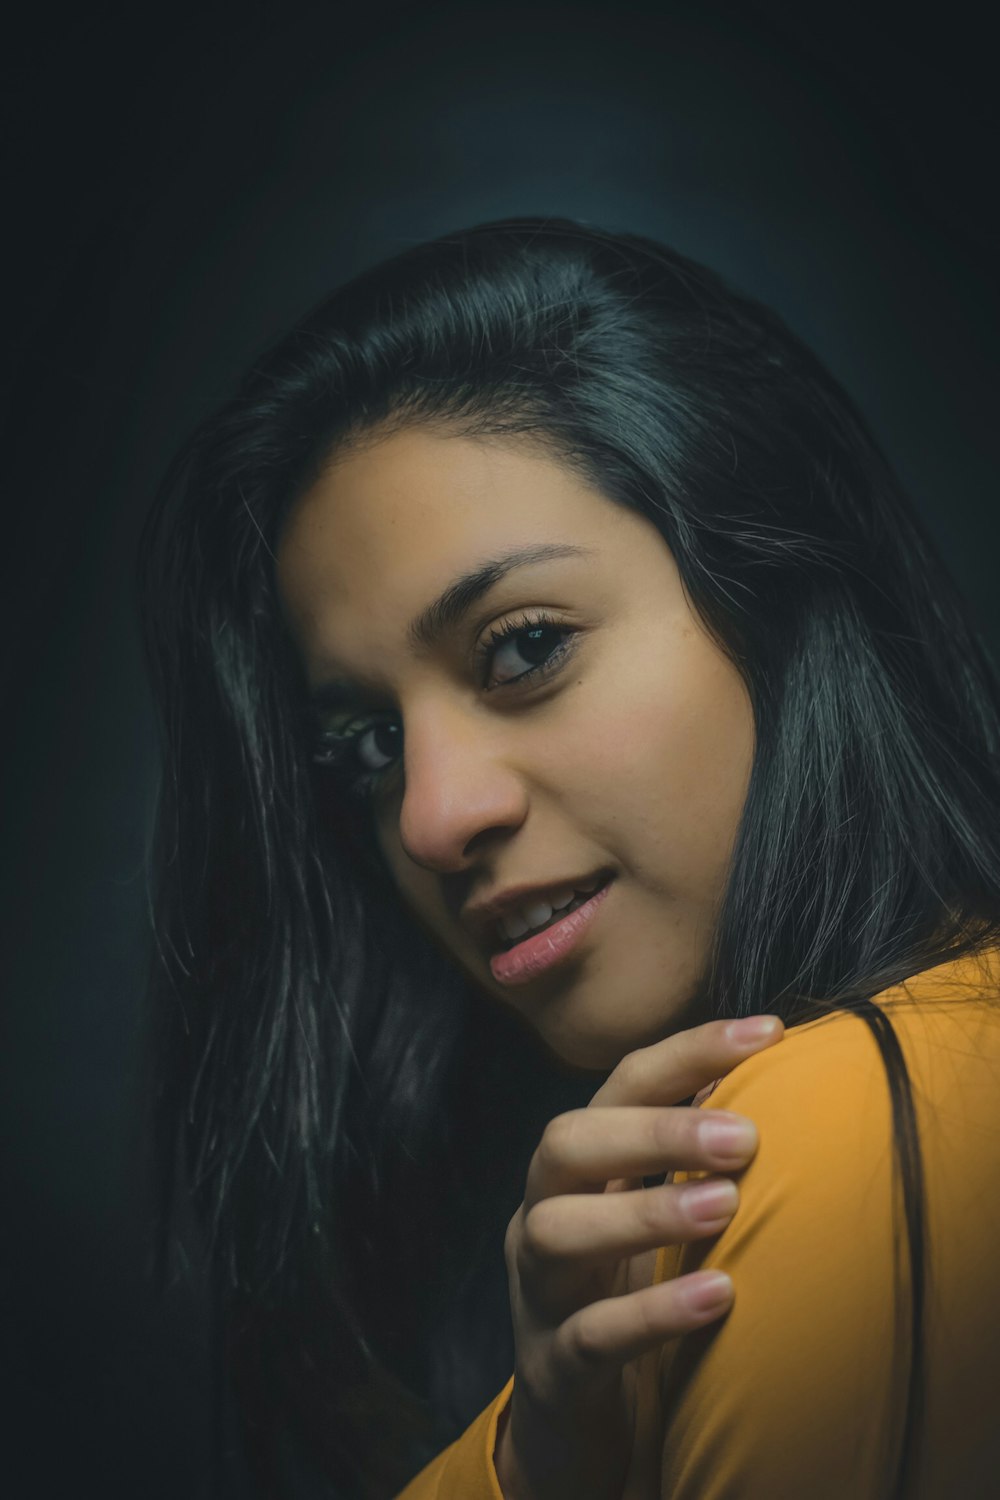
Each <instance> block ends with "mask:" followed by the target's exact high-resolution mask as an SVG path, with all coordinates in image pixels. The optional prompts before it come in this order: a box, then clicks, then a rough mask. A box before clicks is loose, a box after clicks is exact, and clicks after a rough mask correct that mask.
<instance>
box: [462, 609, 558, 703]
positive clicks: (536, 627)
mask: <svg viewBox="0 0 1000 1500" xmlns="http://www.w3.org/2000/svg"><path fill="white" fill-rule="evenodd" d="M572 635H573V632H572V631H571V630H570V629H568V627H566V626H565V625H558V624H557V623H556V622H555V621H554V620H552V619H550V618H549V617H548V616H547V615H532V616H521V617H520V618H519V619H514V620H504V622H503V623H502V624H500V625H495V626H493V628H492V629H491V630H490V633H489V635H488V636H487V638H486V640H485V641H483V642H482V643H481V644H480V645H479V646H478V647H477V648H476V654H477V656H478V657H479V660H480V662H481V663H482V664H483V666H484V667H485V666H486V665H489V666H490V667H491V668H492V670H491V671H490V672H489V674H488V676H487V673H486V672H485V670H484V673H483V676H484V683H483V685H484V687H485V688H486V689H487V690H488V691H493V690H494V689H495V688H498V687H504V686H507V685H510V684H512V683H515V682H521V683H525V682H526V681H527V679H528V678H534V677H536V676H544V675H547V673H549V672H550V671H553V670H555V667H556V666H557V664H558V663H559V662H561V661H562V658H563V657H564V656H565V654H566V653H567V652H568V651H569V650H570V649H571V646H570V638H571V636H572ZM494 679H496V680H494Z"/></svg>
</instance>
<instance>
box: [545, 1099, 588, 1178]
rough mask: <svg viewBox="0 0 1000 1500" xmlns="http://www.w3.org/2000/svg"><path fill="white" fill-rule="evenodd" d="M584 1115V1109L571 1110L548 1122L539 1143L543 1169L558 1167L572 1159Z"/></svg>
mask: <svg viewBox="0 0 1000 1500" xmlns="http://www.w3.org/2000/svg"><path fill="white" fill-rule="evenodd" d="M584 1113H585V1111H584V1110H582V1109H571V1110H567V1111H566V1113H565V1114H561V1115H556V1116H555V1118H554V1119H551V1120H550V1121H549V1122H548V1124H547V1125H546V1127H545V1129H544V1130H543V1131H542V1138H541V1140H540V1141H539V1143H538V1154H539V1157H540V1159H541V1163H542V1165H543V1167H554V1166H558V1165H561V1164H563V1163H565V1162H566V1161H568V1160H571V1159H572V1157H573V1153H574V1151H575V1150H576V1148H577V1144H578V1142H579V1139H580V1132H581V1129H582V1125H581V1121H582V1117H583V1115H584Z"/></svg>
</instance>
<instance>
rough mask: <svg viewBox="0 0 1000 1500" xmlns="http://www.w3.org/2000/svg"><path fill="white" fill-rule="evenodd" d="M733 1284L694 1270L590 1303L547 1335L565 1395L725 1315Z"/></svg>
mask: <svg viewBox="0 0 1000 1500" xmlns="http://www.w3.org/2000/svg"><path fill="white" fill-rule="evenodd" d="M732 1302H733V1284H732V1281H731V1279H730V1278H729V1277H728V1276H727V1275H726V1274H725V1273H724V1272H722V1271H694V1272H692V1273H691V1274H690V1275H689V1276H679V1277H676V1278H675V1279H674V1280H672V1281H665V1282H660V1283H658V1284H657V1285H656V1286H651V1287H644V1288H643V1289H642V1291H639V1292H630V1293H629V1294H628V1295H627V1296H621V1297H606V1298H605V1299H604V1300H603V1301H601V1302H591V1303H589V1304H588V1305H587V1306H586V1307H583V1308H581V1309H580V1311H579V1312H577V1313H574V1314H573V1315H572V1316H571V1317H569V1318H567V1319H566V1321H565V1323H562V1324H561V1325H560V1327H559V1328H558V1329H557V1331H556V1333H555V1335H554V1338H553V1346H552V1353H553V1360H554V1361H555V1362H556V1364H557V1369H558V1374H557V1380H558V1382H559V1383H560V1385H561V1388H562V1389H564V1390H565V1391H566V1392H567V1394H569V1393H573V1394H575V1395H577V1396H579V1395H581V1394H585V1393H586V1391H587V1390H588V1389H590V1388H600V1387H602V1386H604V1385H606V1383H607V1381H608V1378H609V1376H611V1375H612V1374H613V1373H614V1372H615V1371H616V1370H619V1369H621V1367H622V1366H623V1365H626V1364H628V1362H629V1360H632V1359H638V1358H639V1356H640V1355H642V1354H645V1353H646V1352H647V1351H648V1350H650V1349H657V1348H659V1347H660V1345H661V1344H664V1343H665V1342H666V1341H667V1340H668V1339H674V1338H679V1337H680V1336H681V1335H682V1334H685V1333H690V1332H691V1331H692V1330H693V1329H695V1328H701V1327H703V1326H704V1325H705V1324H706V1323H711V1322H713V1321H715V1320H716V1319H717V1318H720V1317H722V1316H723V1314H725V1313H727V1312H728V1311H729V1309H730V1307H731V1306H732Z"/></svg>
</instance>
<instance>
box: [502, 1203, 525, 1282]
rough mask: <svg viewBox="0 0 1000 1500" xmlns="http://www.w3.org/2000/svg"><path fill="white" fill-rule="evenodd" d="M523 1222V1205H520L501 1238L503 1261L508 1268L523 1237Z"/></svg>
mask: <svg viewBox="0 0 1000 1500" xmlns="http://www.w3.org/2000/svg"><path fill="white" fill-rule="evenodd" d="M523 1221H524V1205H523V1204H522V1205H521V1206H520V1207H519V1208H518V1209H517V1211H516V1212H515V1213H514V1214H512V1215H511V1219H510V1222H509V1223H508V1225H507V1229H506V1232H505V1234H504V1237H503V1253H504V1260H505V1261H506V1263H507V1266H508V1268H509V1267H510V1266H511V1265H512V1264H513V1263H514V1261H515V1259H516V1257H517V1253H518V1248H519V1246H520V1243H521V1239H522V1236H523V1227H522V1226H523Z"/></svg>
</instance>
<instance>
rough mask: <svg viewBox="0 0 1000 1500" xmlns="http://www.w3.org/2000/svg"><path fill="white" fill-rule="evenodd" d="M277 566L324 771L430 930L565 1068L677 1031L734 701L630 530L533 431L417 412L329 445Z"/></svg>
mask: <svg viewBox="0 0 1000 1500" xmlns="http://www.w3.org/2000/svg"><path fill="white" fill-rule="evenodd" d="M277 563H278V583H279V590H280V594H281V598H282V602H283V606H284V609H285V612H286V615H287V618H288V621H289V625H290V628H291V630H292V633H293V635H294V638H295V640H296V643H297V645H298V648H299V650H300V652H301V656H302V660H303V665H304V669H305V673H306V677H307V681H308V684H309V687H310V689H311V690H312V692H313V693H314V694H315V695H316V704H317V712H318V716H319V717H318V729H319V734H320V738H319V740H318V742H317V753H318V754H319V755H320V757H321V758H322V757H323V756H324V755H327V754H332V755H334V756H336V757H337V759H338V761H339V762H340V764H339V766H338V767H337V768H333V767H331V768H330V769H324V770H323V771H321V772H320V774H322V775H329V776H334V777H336V778H337V779H338V780H340V781H343V782H344V783H345V785H346V784H348V783H350V782H351V781H352V780H356V778H357V777H358V776H361V777H368V778H369V781H368V796H369V798H370V807H371V812H372V819H373V827H374V830H375V836H376V838H377V840H378V842H379V844H380V846H381V850H382V853H383V855H384V858H385V860H386V862H387V864H388V867H389V870H390V871H391V873H392V876H393V878H394V880H395V882H396V885H397V886H398V888H399V892H400V895H401V897H402V899H403V900H404V901H405V902H406V904H407V905H408V906H409V907H410V908H412V910H413V912H414V913H415V914H416V916H417V918H418V919H419V921H420V922H421V923H422V925H423V926H424V927H425V929H427V930H428V931H429V932H430V933H431V934H432V935H433V937H434V938H435V939H436V941H437V944H438V945H439V946H441V947H443V948H444V949H445V950H446V951H447V952H448V953H449V954H450V955H451V956H452V957H453V959H454V961H455V962H456V963H457V964H459V965H460V966H461V968H462V969H463V970H465V971H466V972H467V973H468V974H469V975H471V976H472V978H473V979H474V980H475V981H476V982H477V983H478V984H479V985H480V986H481V988H482V989H483V990H485V991H486V992H487V993H488V994H490V995H492V996H493V997H495V998H496V999H497V1000H499V1001H500V1002H501V1003H503V1004H504V1005H508V1006H512V1007H513V1008H514V1009H515V1010H516V1011H518V1012H519V1013H520V1014H521V1015H522V1016H523V1017H524V1019H525V1020H526V1021H527V1022H528V1023H529V1024H530V1025H531V1026H532V1027H533V1028H534V1029H535V1030H536V1032H537V1033H538V1035H539V1037H540V1038H541V1039H542V1040H543V1042H544V1043H545V1044H546V1045H547V1046H548V1047H549V1048H550V1049H551V1051H552V1052H553V1053H554V1054H555V1055H556V1056H558V1057H560V1058H562V1059H563V1060H564V1061H566V1062H568V1063H571V1064H573V1065H574V1066H578V1067H584V1068H594V1069H609V1068H611V1067H613V1066H614V1065H615V1063H616V1062H617V1061H618V1060H619V1059H620V1058H621V1057H623V1056H624V1055H625V1054H626V1053H627V1052H630V1051H632V1050H633V1049H635V1048H636V1047H641V1046H645V1045H648V1044H649V1043H651V1042H653V1041H655V1040H658V1039H659V1038H661V1037H663V1036H666V1035H668V1034H669V1033H670V1032H672V1031H675V1030H678V1029H680V1028H681V1027H682V1026H685V1025H690V1024H692V1023H693V1021H694V1020H696V1019H698V1018H697V1017H695V1016H694V1015H693V1014H691V1013H690V1008H691V1001H692V998H693V996H694V992H695V989H696V986H697V984H698V981H699V979H700V978H701V976H702V973H703V970H704V966H705V963H706V960H707V954H708V945H709V942H710V940H711V935H712V931H713V926H714V922H715V914H716V909H717V903H718V902H719V899H720V897H721V895H722V892H723V888H724V885H725V880H726V875H727V870H728V866H729V861H730V856H731V852H732V847H733V842H734V837H735V834H736V829H737V825H738V822H739V818H740V814H741V811H742V808H743V803H744V799H745V796H746V789H747V783H748V778H749V773H750V765H751V757H752V752H753V716H752V711H751V706H750V701H749V698H748V696H747V693H746V689H745V687H744V685H743V682H742V679H741V678H740V676H739V674H738V673H737V671H736V669H735V668H734V667H733V666H732V665H731V663H730V662H729V661H728V659H727V658H726V657H725V656H724V655H723V654H722V652H720V650H719V649H718V647H717V646H716V645H714V644H713V642H712V641H711V640H710V639H709V637H708V635H707V633H706V632H705V630H704V628H703V627H702V626H701V624H700V623H699V620H698V618H697V617H696V615H695V614H694V612H693V610H692V608H691V607H690V606H689V605H688V602H687V600H686V598H685V595H684V592H683V590H682V587H681V582H680V578H679V575H678V572H677V569H676V567H675V565H674V560H673V556H672V554H671V552H670V550H669V549H668V547H667V545H666V543H665V542H664V540H663V538H662V537H661V536H660V534H659V532H658V531H656V529H655V528H654V527H653V526H652V525H651V524H650V522H649V521H647V520H646V519H645V518H644V517H642V516H640V515H638V514H636V513H635V512H632V511H628V510H625V509H624V508H622V507H621V506H619V505H616V504H614V503H612V502H611V501H609V500H608V499H606V498H605V497H604V496H602V495H601V494H600V493H599V492H597V491H596V490H594V489H592V488H590V487H589V486H588V485H586V484H585V483H584V482H583V480H581V479H580V478H579V477H577V476H576V475H575V474H574V473H573V472H572V471H571V470H570V469H569V468H568V467H566V466H564V465H563V464H560V463H559V462H558V461H557V460H556V459H555V458H552V457H547V456H543V454H542V451H541V450H540V449H538V448H537V447H535V446H531V445H529V444H527V443H526V442H523V441H519V440H516V439H513V438H511V439H504V440H498V439H490V440H489V441H481V440H472V439H468V438H462V437H454V436H449V435H447V433H446V432H445V431H443V430H440V429H433V430H432V429H431V428H429V427H413V428H410V429H408V430H404V431H402V432H398V431H397V432H396V433H394V434H391V435H387V436H378V435H373V436H371V438H370V441H367V442H366V443H365V444H364V445H362V446H356V447H354V448H351V449H349V450H342V451H341V452H339V453H338V454H335V455H334V457H333V459H332V460H331V462H330V463H329V464H328V466H327V467H326V469H325V471H324V472H323V474H322V477H321V478H320V479H319V480H318V481H317V482H316V483H315V484H314V485H313V486H312V488H311V489H309V490H308V492H307V493H306V494H305V495H304V496H303V497H302V498H301V499H300V500H299V501H298V502H297V503H296V504H295V506H294V507H293V509H292V510H291V513H290V515H289V517H288V519H287V521H286V524H285V527H284V530H283V533H282V536H281V539H280V543H279V548H278V554H277ZM505 632H508V633H506V634H505ZM567 906H569V907H570V910H568V911H566V910H564V908H566V907H567ZM504 923H505V924H506V925H505V926H504V925H502V924H504ZM536 929H541V930H540V931H537V932H536Z"/></svg>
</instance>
